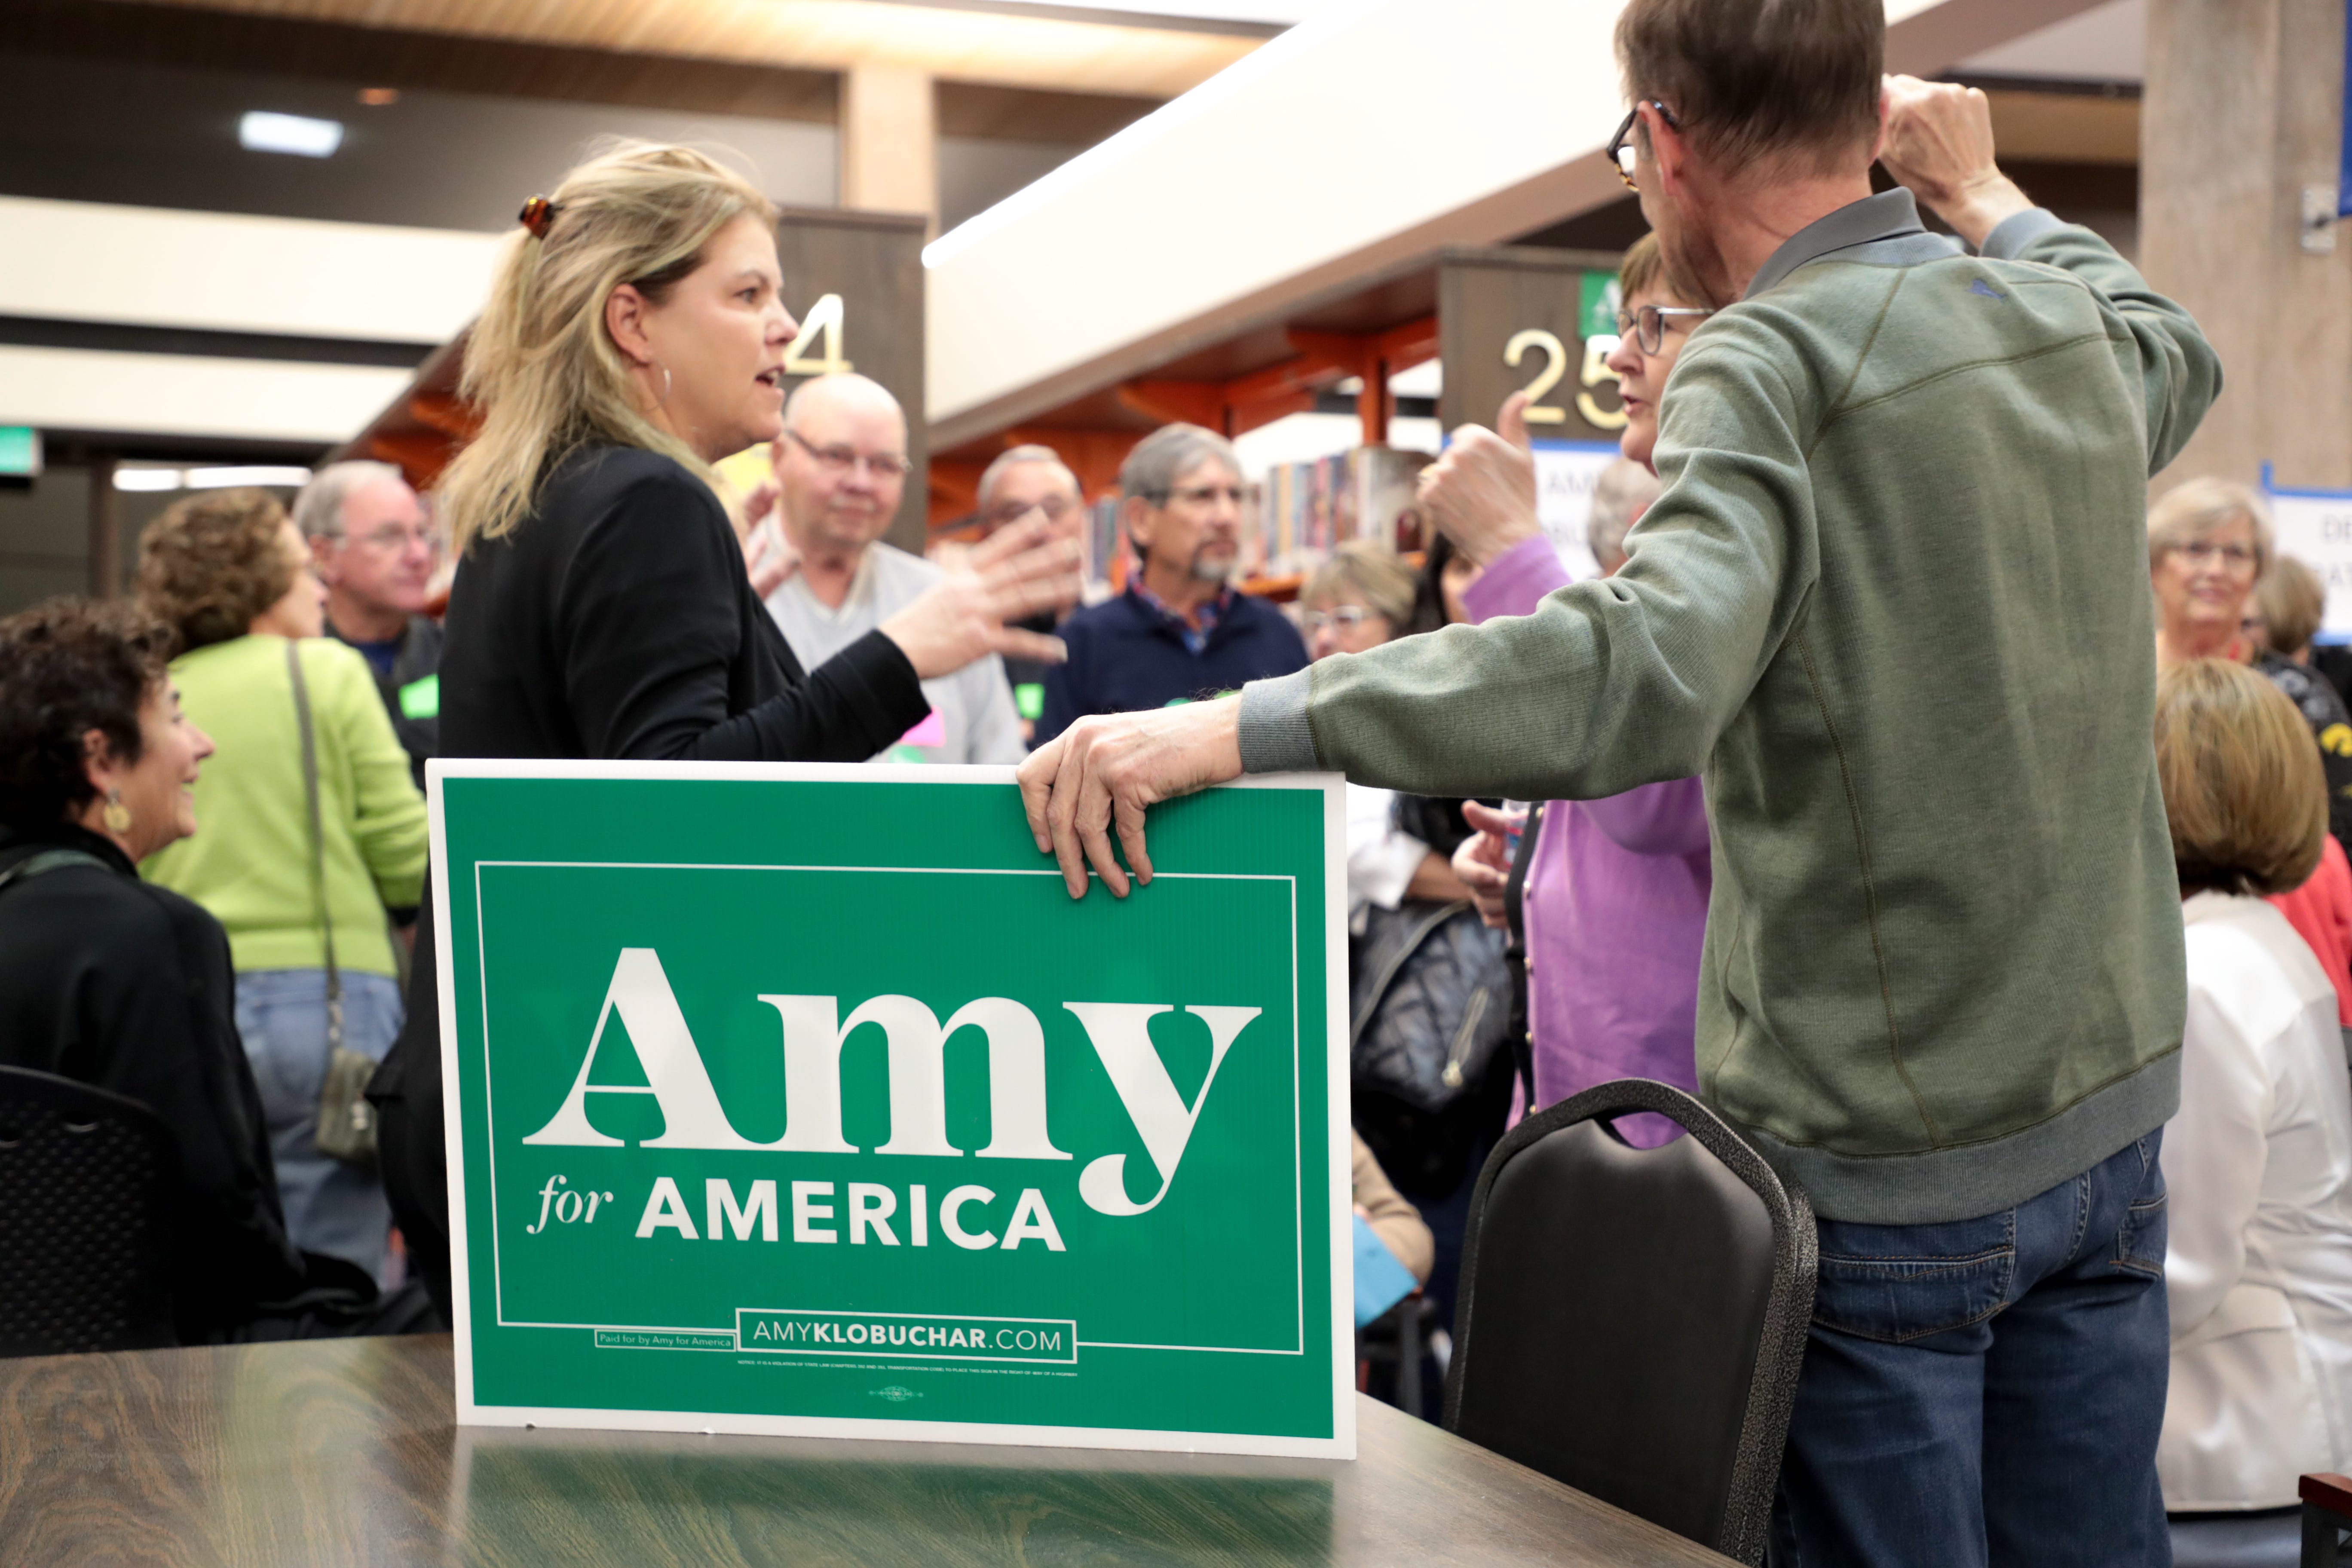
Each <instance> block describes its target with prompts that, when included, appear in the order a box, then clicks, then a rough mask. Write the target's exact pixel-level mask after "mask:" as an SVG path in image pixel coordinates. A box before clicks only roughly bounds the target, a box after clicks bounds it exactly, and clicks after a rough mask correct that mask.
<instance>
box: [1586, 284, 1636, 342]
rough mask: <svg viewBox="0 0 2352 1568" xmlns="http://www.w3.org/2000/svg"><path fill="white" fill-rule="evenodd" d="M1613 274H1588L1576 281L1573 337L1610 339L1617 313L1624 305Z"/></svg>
mask: <svg viewBox="0 0 2352 1568" xmlns="http://www.w3.org/2000/svg"><path fill="white" fill-rule="evenodd" d="M1624 302H1625V300H1624V295H1623V294H1622V292H1621V291H1620V290H1619V289H1618V287H1617V274H1615V273H1614V272H1587V273H1583V274H1581V275H1580V277H1579V279H1578V280H1577V308H1576V333H1577V336H1579V337H1580V338H1613V337H1615V336H1616V335H1617V312H1618V310H1620V309H1622V307H1623V305H1624Z"/></svg>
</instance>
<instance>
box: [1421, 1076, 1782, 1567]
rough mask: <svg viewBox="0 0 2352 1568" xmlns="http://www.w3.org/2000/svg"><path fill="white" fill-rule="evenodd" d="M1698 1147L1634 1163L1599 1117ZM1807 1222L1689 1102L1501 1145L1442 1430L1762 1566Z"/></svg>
mask: <svg viewBox="0 0 2352 1568" xmlns="http://www.w3.org/2000/svg"><path fill="white" fill-rule="evenodd" d="M1640 1110H1648V1111H1654V1112H1656V1113H1658V1114H1660V1115H1662V1116H1665V1117H1668V1118H1670V1119H1672V1120H1673V1121H1675V1122H1677V1123H1679V1124H1680V1125H1681V1126H1682V1128H1683V1130H1684V1131H1685V1132H1686V1133H1688V1134H1689V1136H1687V1137H1685V1138H1678V1139H1676V1140H1675V1141H1674V1142H1671V1143H1668V1144H1666V1145H1664V1147H1662V1148H1657V1149H1635V1148H1633V1147H1632V1146H1630V1145H1629V1144H1627V1143H1626V1142H1624V1141H1623V1140H1622V1139H1621V1138H1620V1137H1618V1136H1617V1133H1616V1130H1615V1129H1614V1128H1613V1127H1612V1126H1610V1125H1608V1122H1607V1120H1606V1119H1607V1118H1609V1117H1611V1116H1613V1115H1620V1114H1623V1113H1627V1112H1631V1111H1640ZM1814 1255H1815V1237H1814V1231H1813V1215H1812V1210H1811V1206H1810V1205H1807V1203H1806V1202H1805V1199H1804V1195H1803V1194H1801V1193H1798V1192H1795V1191H1792V1190H1790V1189H1789V1188H1787V1187H1784V1186H1783V1185H1782V1184H1781V1183H1780V1179H1779V1178H1778V1177H1777V1176H1775V1175H1774V1174H1773V1173H1772V1170H1771V1168H1770V1167H1769V1166H1768V1165H1766V1164H1765V1163H1764V1161H1763V1160H1762V1158H1761V1157H1760V1156H1759V1155H1758V1154H1757V1152H1755V1151H1754V1150H1753V1149H1751V1148H1749V1147H1748V1144H1747V1143H1746V1142H1743V1141H1742V1140H1741V1139H1740V1138H1739V1136H1738V1134H1737V1133H1735V1132H1733V1131H1731V1129H1730V1128H1728V1127H1727V1126H1726V1125H1725V1124H1724V1123H1723V1122H1722V1121H1719V1120H1718V1119H1717V1117H1716V1116H1715V1114H1714V1113H1713V1112H1711V1111H1709V1110H1707V1109H1706V1107H1705V1106H1703V1105H1701V1104H1700V1103H1699V1102H1698V1101H1697V1100H1694V1099H1693V1098H1691V1096H1689V1095H1687V1094H1685V1093H1684V1092H1683V1091H1682V1090H1680V1089H1674V1088H1671V1087H1669V1086H1667V1085H1665V1084H1662V1083H1653V1082H1651V1081H1650V1080H1648V1079H1623V1080H1622V1081H1619V1082H1616V1083H1609V1084H1603V1085H1601V1087H1599V1088H1597V1089H1589V1090H1587V1091H1586V1092H1584V1093H1582V1094H1580V1095H1578V1096H1576V1097H1575V1098H1574V1099H1572V1100H1563V1101H1561V1102H1560V1103H1559V1104H1558V1105H1556V1106H1553V1107H1551V1108H1550V1109H1549V1110H1543V1111H1540V1112H1538V1113H1537V1114H1536V1115H1534V1116H1530V1117H1528V1119H1527V1120H1526V1121H1522V1122H1520V1123H1519V1124H1518V1125H1517V1127H1515V1128H1513V1129H1511V1131H1509V1132H1507V1134H1505V1135H1504V1138H1503V1141H1502V1142H1501V1143H1499V1144H1498V1145H1496V1149H1495V1152H1494V1154H1493V1155H1492V1156H1491V1157H1490V1158H1489V1159H1488V1160H1487V1162H1486V1169H1485V1170H1484V1171H1483V1172H1481V1173H1480V1174H1479V1177H1478V1185H1477V1189H1476V1191H1475V1194H1473V1196H1472V1198H1471V1202H1470V1221H1469V1234H1468V1238H1467V1241H1466V1243H1465V1247H1464V1250H1463V1258H1462V1295H1461V1300H1460V1302H1459V1303H1458V1304H1457V1306H1456V1308H1455V1311H1454V1318H1455V1324H1454V1340H1455V1345H1454V1358H1453V1362H1452V1364H1451V1366H1450V1367H1449V1369H1448V1371H1449V1376H1448V1380H1447V1387H1446V1400H1445V1426H1446V1427H1447V1429H1448V1430H1450V1431H1453V1432H1456V1433H1458V1434H1460V1435H1461V1436H1465V1437H1467V1438H1469V1439H1470V1440H1471V1441H1473V1442H1475V1443H1478V1444H1480V1445H1482V1446H1484V1447H1488V1448H1492V1449H1494V1450H1495V1451H1496V1452H1497V1453H1500V1454H1503V1455H1506V1456H1507V1457H1509V1458H1514V1459H1517V1460H1518V1461H1519V1462H1520V1463H1521V1464H1524V1465H1527V1466H1528V1467H1530V1468H1534V1469H1538V1470H1541V1471H1543V1472H1544V1473H1545V1474H1547V1475H1549V1476H1552V1477H1554V1478H1556V1479H1559V1480H1562V1481H1565V1482H1567V1483H1568V1484H1569V1485H1570V1486H1572V1487H1574V1488H1576V1489H1578V1490H1580V1491H1583V1492H1587V1493H1590V1494H1591V1495H1592V1496H1594V1497H1597V1498H1600V1499H1601V1500H1603V1501H1606V1502H1611V1503H1614V1504H1615V1505H1616V1506H1618V1507H1619V1508H1622V1509H1624V1510H1627V1511H1628V1512H1631V1513H1636V1514H1639V1515H1641V1516H1642V1517H1643V1518H1644V1519H1647V1520H1649V1521H1652V1522H1653V1523H1655V1524H1659V1525H1663V1526H1664V1527H1665V1528H1666V1529H1668V1530H1671V1531H1675V1533H1676V1534H1678V1535H1682V1536H1685V1537H1687V1538H1688V1539H1690V1540H1693V1541H1696V1542H1701V1543H1702V1544H1704V1545H1706V1546H1710V1547H1713V1548H1714V1549H1715V1550H1716V1551H1717V1552H1722V1553H1723V1554H1725V1555H1726V1556H1727V1557H1733V1558H1737V1559H1738V1560H1739V1561H1741V1562H1744V1563H1762V1562H1763V1560H1764V1541H1765V1536H1766V1533H1767V1529H1768V1526H1769V1522H1770V1518H1771V1510H1772V1493H1773V1488H1774V1486H1775V1485H1776V1484H1777V1482H1778V1479H1779V1477H1780V1451H1781V1447H1782V1446H1783V1444H1784V1443H1785V1442H1786V1441H1787V1438H1788V1430H1789V1412H1790V1406H1791V1405H1792V1403H1793V1401H1794V1399H1795V1396H1796V1385H1797V1371H1798V1367H1799V1366H1800V1364H1801V1363H1802V1361H1803V1359H1804V1352H1805V1331H1806V1327H1807V1324H1808V1322H1809V1321H1810V1320H1811V1315H1812V1304H1813V1274H1814Z"/></svg>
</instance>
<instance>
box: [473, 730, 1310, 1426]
mask: <svg viewBox="0 0 2352 1568" xmlns="http://www.w3.org/2000/svg"><path fill="white" fill-rule="evenodd" d="M429 777H430V781H431V803H432V810H433V844H434V870H435V877H434V889H435V896H436V900H437V901H438V907H437V910H436V912H437V915H438V917H439V919H440V921H441V922H442V924H441V927H440V929H441V930H442V931H446V932H449V933H451V936H450V940H449V941H447V942H446V943H445V944H444V945H443V950H442V955H441V1010H442V1030H443V1034H442V1048H443V1065H444V1068H445V1070H446V1076H447V1080H448V1082H449V1084H450V1086H451V1090H452V1093H453V1094H454V1096H455V1099H454V1101H453V1105H454V1108H455V1116H454V1119H453V1121H452V1127H451V1131H452V1136H451V1138H450V1141H449V1181H450V1192H451V1194H452V1200H451V1210H452V1216H451V1217H452V1222H453V1225H452V1230H453V1238H452V1239H453V1258H452V1262H453V1266H454V1276H455V1294H456V1306H457V1318H458V1322H457V1325H456V1327H457V1395H458V1411H459V1419H460V1420H461V1421H464V1422H467V1423H470V1424H476V1425H490V1426H521V1425H525V1424H534V1425H539V1426H586V1427H620V1428H627V1427H636V1428H647V1429H663V1430H686V1431H701V1430H706V1429H707V1430H711V1431H722V1432H749V1433H795V1434H819V1435H828V1436H847V1437H859V1436H892V1437H902V1438H922V1439H932V1440H950V1441H983V1442H1011V1443H1033V1444H1034V1443H1047V1444H1060V1445H1068V1446H1077V1447H1142V1448H1170V1449H1195V1450H1204V1451H1218V1452H1233V1453H1262V1454H1286V1455H1314V1456H1322V1457H1350V1456H1352V1454H1353V1452H1354V1441H1355V1439H1354V1426H1353V1409H1354V1406H1353V1397H1354V1396H1353V1382H1354V1377H1353V1373H1354V1342H1353V1332H1352V1330H1353V1317H1352V1307H1353V1302H1352V1276H1351V1273H1350V1268H1351V1243H1352V1226H1351V1224H1350V1221H1349V1186H1348V1175H1347V1173H1348V1155H1349V1149H1348V1145H1347V1142H1346V1139H1347V1132H1346V1125H1345V1121H1346V1114H1347V1103H1348V1087H1347V1059H1346V1040H1345V1024H1346V1018H1347V1012H1346V1006H1345V1001H1346V997H1345V991H1344V984H1345V958H1346V938H1345V932H1344V927H1343V923H1342V922H1343V921H1344V916H1345V875H1344V869H1343V868H1344V864H1345V849H1344V842H1343V835H1342V830H1341V826H1340V824H1341V810H1340V795H1339V781H1338V780H1337V778H1336V777H1328V776H1325V775H1314V776H1311V777H1285V778H1282V779H1279V780H1264V781H1256V780H1253V781H1246V782H1244V784H1237V785H1233V786H1228V787H1225V788H1222V789H1217V790H1212V791H1209V792H1206V793H1204V794H1202V795H1195V796H1192V797H1190V798H1187V799H1184V800H1181V801H1176V802H1171V803H1170V804H1168V805H1162V806H1159V807H1155V808H1154V810H1153V812H1152V816H1151V821H1150V833H1151V852H1152V860H1153V864H1154V868H1155V871H1156V875H1155V876H1154V878H1153V880H1152V883H1151V885H1150V887H1149V888H1139V889H1136V891H1135V893H1134V895H1133V896H1132V897H1130V898H1129V899H1127V900H1116V899H1113V898H1111V897H1110V896H1109V895H1108V893H1107V892H1105V891H1104V890H1103V889H1100V888H1096V889H1093V890H1092V891H1090V892H1089V894H1088V895H1087V897H1086V898H1085V899H1082V900H1075V901H1074V900H1071V899H1070V897H1069V896H1068V894H1067V893H1066V891H1065V889H1063V886H1062V883H1061V879H1060V877H1059V875H1058V873H1057V872H1056V871H1055V868H1054V866H1053V862H1052V861H1051V860H1049V859H1047V858H1044V857H1041V856H1040V855H1038V854H1037V852H1036V848H1035V847H1034V844H1033V843H1032V842H1031V840H1030V837H1029V833H1028V829H1027V826H1026V824H1025V822H1024V819H1023V816H1022V812H1021V805H1020V796H1019V792H1018V790H1017V789H1016V788H1015V787H1014V786H1013V783H1012V779H1013V771H1012V770H1011V769H1009V768H959V769H954V770H944V769H935V768H916V767H893V766H887V765H881V766H870V765H869V766H855V767H854V766H799V765H794V766H759V765H734V764H687V763H519V762H518V763H493V762H480V761H470V762H453V761H440V762H436V763H432V764H430V765H429ZM649 1352H658V1353H649Z"/></svg>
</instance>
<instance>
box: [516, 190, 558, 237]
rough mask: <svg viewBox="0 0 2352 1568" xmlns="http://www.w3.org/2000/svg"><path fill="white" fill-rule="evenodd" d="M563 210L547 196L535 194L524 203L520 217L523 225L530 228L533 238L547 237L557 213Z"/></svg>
mask: <svg viewBox="0 0 2352 1568" xmlns="http://www.w3.org/2000/svg"><path fill="white" fill-rule="evenodd" d="M562 210H563V209H562V207H559V206H557V205H555V204H554V203H553V202H551V201H549V200H548V199H547V198H546V197H545V196H533V197H531V198H530V200H529V201H527V202H525V203H523V204H522V212H521V214H520V222H521V224H522V226H523V227H525V228H527V229H529V230H530V233H531V237H532V238H533V239H545V238H546V237H547V231H548V229H549V228H551V226H553V225H554V223H555V215H556V214H558V213H560V212H562Z"/></svg>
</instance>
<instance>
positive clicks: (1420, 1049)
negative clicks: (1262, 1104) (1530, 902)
mask: <svg viewBox="0 0 2352 1568" xmlns="http://www.w3.org/2000/svg"><path fill="white" fill-rule="evenodd" d="M1365 913H1366V916H1367V918H1366V921H1365V925H1364V931H1363V933H1362V935H1361V936H1360V937H1359V938H1357V940H1356V942H1355V944H1354V946H1355V952H1354V953H1353V955H1352V956H1353V959H1354V962H1353V963H1352V965H1351V968H1352V969H1353V971H1354V984H1353V985H1352V987H1351V990H1352V995H1351V996H1350V1004H1351V1005H1350V1014H1351V1021H1352V1026H1351V1028H1350V1030H1349V1078H1350V1080H1351V1089H1352V1094H1351V1100H1352V1102H1353V1111H1354V1120H1355V1124H1356V1130H1357V1131H1359V1132H1360V1133H1362V1134H1363V1136H1364V1142H1367V1143H1369V1144H1370V1145H1371V1149H1372V1152H1373V1154H1374V1155H1375V1156H1376V1157H1377V1158H1378V1159H1379V1161H1380V1163H1381V1169H1382V1170H1384V1171H1386V1172H1387V1173H1388V1174H1389V1179H1390V1180H1391V1181H1392V1182H1394V1183H1395V1184H1397V1186H1398V1187H1399V1188H1400V1189H1402V1190H1403V1191H1405V1192H1408V1193H1413V1194H1422V1195H1424V1196H1443V1195H1444V1194H1447V1193H1450V1192H1451V1191H1453V1189H1454V1187H1455V1186H1456V1185H1458V1184H1460V1180H1461V1177H1462V1175H1463V1173H1464V1166H1465V1163H1466V1161H1467V1160H1468V1157H1469V1153H1470V1150H1471V1148H1472V1146H1473V1145H1474V1144H1475V1142H1477V1140H1478V1138H1479V1137H1480V1136H1481V1135H1482V1134H1483V1133H1486V1132H1491V1131H1497V1130H1499V1128H1500V1126H1501V1123H1502V1118H1503V1115H1504V1112H1505V1110H1506V1109H1507V1100H1508V1098H1509V1093H1510V1083H1511V1076H1512V1068H1514V1067H1515V1065H1516V1064H1515V1063H1514V1062H1513V1061H1512V1059H1511V1054H1510V1052H1509V1051H1508V1049H1507V1041H1508V1039H1509V1036H1510V1027H1511V982H1510V973H1509V971H1508V970H1507V968H1506V967H1505V964H1504V960H1503V948H1504V936H1503V933H1502V932H1501V931H1490V930H1488V929H1487V928H1486V924H1485V923H1484V922H1483V921H1480V920H1479V918H1478V912H1477V910H1475V909H1474V908H1472V907H1471V905H1470V904H1469V903H1468V902H1467V901H1466V900H1465V901H1462V902H1458V903H1450V904H1441V903H1434V902H1429V901H1423V900H1407V901H1405V902H1404V903H1402V904H1401V905H1399V906H1398V907H1397V908H1396V909H1393V910H1384V909H1381V908H1379V907H1378V906H1374V907H1372V908H1371V909H1370V910H1366V911H1365ZM1498 1069H1499V1070H1498Z"/></svg>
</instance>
